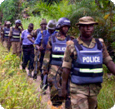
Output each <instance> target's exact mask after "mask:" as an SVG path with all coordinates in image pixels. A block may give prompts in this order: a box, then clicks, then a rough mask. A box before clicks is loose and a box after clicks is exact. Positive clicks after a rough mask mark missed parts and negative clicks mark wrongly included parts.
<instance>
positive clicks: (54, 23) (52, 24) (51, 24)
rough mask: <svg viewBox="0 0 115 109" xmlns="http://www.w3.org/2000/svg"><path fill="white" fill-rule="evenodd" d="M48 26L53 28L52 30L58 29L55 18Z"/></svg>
mask: <svg viewBox="0 0 115 109" xmlns="http://www.w3.org/2000/svg"><path fill="white" fill-rule="evenodd" d="M47 28H48V29H51V30H55V29H56V21H55V20H50V21H49V22H48V24H47Z"/></svg>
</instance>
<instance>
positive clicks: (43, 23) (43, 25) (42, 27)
mask: <svg viewBox="0 0 115 109" xmlns="http://www.w3.org/2000/svg"><path fill="white" fill-rule="evenodd" d="M46 25H47V21H46V19H44V18H43V19H42V21H41V22H40V28H38V29H36V30H34V31H32V32H31V33H30V34H29V35H28V36H27V37H28V39H29V40H30V41H31V42H32V43H34V41H35V40H33V39H36V38H37V35H38V34H39V32H40V31H41V32H43V30H46ZM34 52H35V57H34V61H35V62H34V74H37V73H39V66H40V63H39V62H38V50H37V48H36V47H35V51H34ZM36 78H37V76H35V77H34V79H36Z"/></svg>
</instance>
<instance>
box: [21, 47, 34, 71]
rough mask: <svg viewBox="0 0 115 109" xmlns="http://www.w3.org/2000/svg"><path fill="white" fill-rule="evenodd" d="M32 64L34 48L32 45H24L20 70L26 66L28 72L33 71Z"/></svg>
mask: <svg viewBox="0 0 115 109" xmlns="http://www.w3.org/2000/svg"><path fill="white" fill-rule="evenodd" d="M33 63H34V47H33V45H24V46H23V63H22V68H23V69H25V68H26V66H27V64H28V70H33V69H34V66H33Z"/></svg>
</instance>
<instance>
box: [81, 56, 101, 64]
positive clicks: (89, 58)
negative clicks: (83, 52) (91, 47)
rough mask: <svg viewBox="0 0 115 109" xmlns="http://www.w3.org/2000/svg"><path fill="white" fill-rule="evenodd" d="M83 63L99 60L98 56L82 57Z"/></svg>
mask: <svg viewBox="0 0 115 109" xmlns="http://www.w3.org/2000/svg"><path fill="white" fill-rule="evenodd" d="M82 59H83V63H84V62H87V63H93V62H100V57H97V56H95V57H83V58H82Z"/></svg>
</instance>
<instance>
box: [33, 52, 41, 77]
mask: <svg viewBox="0 0 115 109" xmlns="http://www.w3.org/2000/svg"><path fill="white" fill-rule="evenodd" d="M39 57H40V51H38V52H37V55H36V59H35V69H34V75H33V78H34V79H37V72H38V62H39V60H40V59H39Z"/></svg>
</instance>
